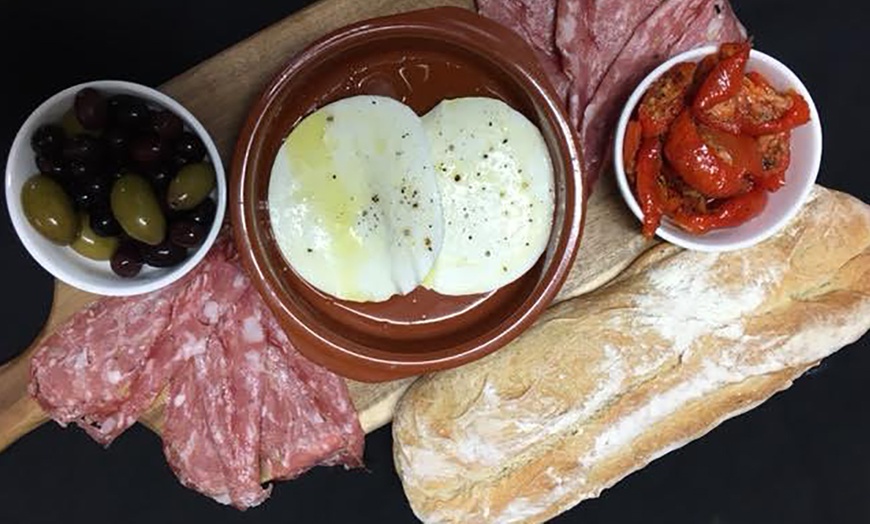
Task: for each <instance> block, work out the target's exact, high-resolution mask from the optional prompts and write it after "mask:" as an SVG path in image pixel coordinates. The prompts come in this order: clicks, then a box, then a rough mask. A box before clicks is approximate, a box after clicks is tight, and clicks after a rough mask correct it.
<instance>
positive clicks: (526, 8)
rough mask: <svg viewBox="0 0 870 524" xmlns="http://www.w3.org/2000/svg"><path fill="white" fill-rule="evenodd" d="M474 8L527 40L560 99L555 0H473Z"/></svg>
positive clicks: (563, 83)
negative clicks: (475, 4) (555, 38)
mask: <svg viewBox="0 0 870 524" xmlns="http://www.w3.org/2000/svg"><path fill="white" fill-rule="evenodd" d="M477 8H478V11H479V12H480V14H482V15H483V16H485V17H487V18H490V19H492V20H495V21H496V22H498V23H500V24H501V25H503V26H505V27H508V28H510V29H512V30H513V31H514V32H516V33H517V34H519V35H520V36H521V37H522V38H523V39H524V40H525V41H526V42H528V43H529V44H531V46H532V47H533V48H534V50H535V52H536V53H537V55H538V60H539V61H540V63H541V66H542V67H543V69H544V72H545V73H546V74H547V77H548V78H549V79H550V83H552V84H553V87H554V88H555V89H556V92H557V93H558V94H559V96H560V98H561V100H562V101H563V102H564V101H565V99H566V96H567V93H568V77H567V76H565V73H564V72H563V71H562V66H561V64H560V60H559V55H558V53H557V51H556V44H555V40H554V36H555V32H556V0H477Z"/></svg>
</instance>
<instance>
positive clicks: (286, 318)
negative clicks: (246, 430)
mask: <svg viewBox="0 0 870 524" xmlns="http://www.w3.org/2000/svg"><path fill="white" fill-rule="evenodd" d="M393 35H399V36H404V37H413V38H428V39H432V40H441V41H447V42H449V43H450V44H451V45H454V46H457V47H461V48H463V49H465V50H468V51H470V52H472V53H475V54H477V55H479V56H480V57H482V58H484V59H485V60H487V61H489V62H492V63H493V64H494V65H496V66H497V67H498V68H499V69H500V70H503V71H504V72H505V73H506V74H507V75H509V76H510V78H511V80H512V81H513V82H515V83H517V84H518V85H519V86H520V87H521V88H522V89H523V91H524V92H525V95H526V96H528V97H529V98H530V99H531V100H532V101H533V102H534V104H535V107H537V108H539V109H540V110H541V111H542V112H543V114H542V115H541V116H542V119H545V120H546V122H547V125H548V126H549V128H550V129H549V132H551V133H553V134H554V135H555V137H556V141H555V142H556V146H557V147H558V157H559V158H561V159H562V161H561V163H560V162H559V160H557V157H556V155H554V164H558V165H554V167H556V170H557V172H558V171H559V170H560V168H561V170H562V172H563V173H564V175H563V179H562V180H559V179H557V181H556V182H557V184H564V186H563V187H562V188H561V191H562V194H563V198H562V200H559V199H558V198H557V206H559V207H561V208H563V210H562V211H561V212H559V213H557V219H558V221H557V222H554V225H553V233H552V238H551V245H550V247H549V248H548V254H547V255H546V256H547V257H548V258H550V257H552V259H551V260H550V261H549V262H548V263H546V264H545V267H544V272H543V273H542V274H541V276H540V277H539V281H538V282H537V283H536V285H535V286H534V289H533V290H532V292H531V293H530V294H529V296H528V297H526V299H525V300H523V301H522V303H521V304H517V305H516V307H515V308H514V309H513V311H512V312H511V314H510V315H509V316H507V318H506V319H504V320H503V321H502V322H500V324H499V325H498V329H495V330H490V331H489V332H487V333H485V334H484V335H483V336H478V337H476V338H474V339H472V340H468V341H465V342H464V343H462V344H459V345H457V346H455V347H451V348H448V349H445V350H441V351H436V352H421V353H409V352H403V353H401V354H400V353H399V352H390V351H388V350H385V349H383V348H372V347H364V346H363V345H361V344H359V343H358V342H357V341H353V340H350V339H348V338H347V337H344V336H343V335H342V334H341V333H338V332H336V331H335V330H327V329H324V326H323V325H318V324H316V323H309V322H306V321H305V319H304V318H303V316H304V315H302V314H300V313H301V312H300V311H298V310H297V309H296V308H295V307H294V306H293V305H292V304H288V303H286V302H285V301H283V300H282V299H281V297H280V296H279V294H278V293H277V292H276V289H275V282H272V281H271V276H270V269H269V265H270V262H269V261H268V259H267V258H266V257H265V255H264V254H263V245H261V242H260V240H259V238H258V235H256V234H252V233H253V230H254V229H255V228H257V227H258V223H257V220H256V217H255V211H256V210H255V209H254V208H255V207H256V206H255V203H254V202H253V201H254V198H253V196H252V195H251V194H250V191H251V190H250V187H251V184H252V183H253V182H252V179H254V178H255V173H253V172H252V167H251V155H252V152H253V151H254V150H255V148H258V147H261V146H262V143H261V142H258V139H257V137H258V133H260V132H261V131H262V129H263V126H264V119H265V117H266V115H268V114H269V111H270V109H272V107H273V104H275V102H276V98H277V97H278V95H279V93H280V92H281V88H282V86H284V85H285V84H286V83H287V82H288V81H289V80H290V79H291V78H293V77H294V75H297V74H300V73H301V72H304V71H305V70H306V69H307V68H310V67H314V66H315V65H316V64H317V62H318V61H320V60H322V59H323V57H324V56H329V55H330V52H331V51H332V50H335V49H340V48H341V47H342V46H344V45H347V43H348V42H355V41H364V40H366V39H372V38H379V39H384V38H389V37H391V36H393ZM551 150H552V146H551ZM551 152H552V151H551ZM231 173H232V178H231V183H230V189H231V192H230V198H231V200H230V205H229V209H230V212H231V219H232V222H233V229H234V233H235V239H236V243H237V246H238V248H239V254H240V257H241V260H242V263H243V265H244V267H245V269H246V270H247V271H248V273H249V274H250V275H251V278H252V280H253V282H254V284H255V286H256V287H257V289H258V290H259V292H260V293H261V295H262V296H263V298H264V300H265V301H266V303H267V304H268V305H269V307H270V308H271V309H272V310H273V312H274V313H275V314H276V316H277V318H278V320H279V322H280V323H281V325H282V326H283V327H284V329H285V330H286V331H287V333H288V336H290V338H291V339H292V340H293V342H294V344H295V345H296V347H297V348H298V349H299V350H300V351H301V352H302V353H303V354H304V355H305V356H306V357H308V358H310V359H311V360H314V361H315V362H318V363H319V364H321V365H324V366H326V367H328V368H330V369H332V370H334V371H336V372H337V373H339V374H342V375H345V376H348V377H350V378H354V379H358V380H363V381H384V380H392V379H397V378H402V377H407V376H413V375H417V374H422V373H426V372H431V371H436V370H441V369H446V368H452V367H456V366H459V365H461V364H464V363H467V362H469V361H471V360H475V359H478V358H481V357H483V356H485V355H487V354H489V353H491V352H493V351H495V350H496V349H499V348H501V347H503V346H504V345H505V344H507V343H508V342H510V341H511V340H513V339H514V338H516V337H517V336H519V335H520V334H521V333H522V332H523V331H524V330H525V329H527V328H528V327H529V326H530V325H531V324H532V323H533V322H534V321H535V320H536V319H537V318H538V317H539V316H540V315H541V313H543V311H544V310H545V309H546V307H547V306H548V305H549V304H550V303H551V301H552V300H553V298H554V297H555V296H556V294H557V293H558V291H559V289H561V287H562V285H563V284H564V282H565V279H566V278H567V275H568V272H569V270H570V269H571V266H572V264H573V261H574V259H575V257H576V253H577V248H578V247H579V243H580V237H581V233H582V230H583V225H584V220H585V212H586V205H585V198H584V189H585V187H584V185H583V182H582V177H581V171H580V151H579V145H578V143H577V139H576V137H575V136H574V133H573V132H572V129H571V126H570V124H569V122H568V119H567V117H566V115H565V113H564V111H563V109H562V108H561V107H560V103H559V102H558V96H557V95H556V93H555V91H554V89H553V88H552V86H551V85H550V84H549V82H548V80H547V79H546V75H545V73H544V72H543V71H542V69H541V67H540V66H539V65H538V63H537V59H536V57H535V56H534V52H533V51H532V49H531V48H529V47H528V45H526V44H525V42H523V41H522V40H521V39H520V37H519V36H517V35H516V34H514V33H513V32H511V31H509V30H508V29H506V28H504V27H502V26H500V25H498V24H496V23H495V22H492V21H490V20H487V19H485V18H483V17H480V16H478V15H476V14H475V13H472V12H470V11H466V10H464V9H460V8H453V7H443V8H434V9H427V10H422V11H416V12H411V13H406V14H400V15H394V16H388V17H383V18H377V19H372V20H367V21H363V22H359V23H356V24H352V25H350V26H347V27H345V28H342V29H339V30H337V31H335V32H333V33H331V34H329V35H327V36H325V37H323V38H321V39H320V40H318V41H316V42H314V43H313V44H311V45H310V46H309V47H308V48H307V49H305V50H304V51H302V52H301V53H300V54H298V55H297V56H296V57H294V58H293V59H292V61H291V62H290V63H289V65H288V66H287V67H286V68H285V69H284V70H283V71H281V72H280V73H279V74H278V75H277V76H276V77H275V79H274V80H273V81H272V82H271V83H270V84H269V85H268V87H267V88H266V89H265V91H264V92H263V94H262V96H261V97H260V98H259V100H258V101H257V102H256V103H255V104H254V106H253V107H252V109H251V111H250V113H249V116H248V118H247V120H246V122H245V125H244V127H243V128H242V130H241V132H240V134H239V139H238V141H237V144H236V149H235V154H234V157H233V163H232V169H231ZM554 243H555V245H554Z"/></svg>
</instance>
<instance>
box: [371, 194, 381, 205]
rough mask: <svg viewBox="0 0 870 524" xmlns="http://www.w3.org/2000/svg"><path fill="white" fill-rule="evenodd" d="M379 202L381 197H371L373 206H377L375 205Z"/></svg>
mask: <svg viewBox="0 0 870 524" xmlns="http://www.w3.org/2000/svg"><path fill="white" fill-rule="evenodd" d="M380 201H381V197H380V196H378V195H372V202H374V203H375V204H377V203H378V202H380Z"/></svg>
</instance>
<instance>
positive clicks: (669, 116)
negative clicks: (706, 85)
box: [637, 62, 698, 137]
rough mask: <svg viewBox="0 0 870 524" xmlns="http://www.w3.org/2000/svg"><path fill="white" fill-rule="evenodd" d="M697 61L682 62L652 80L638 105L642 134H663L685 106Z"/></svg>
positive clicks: (645, 135) (649, 135) (646, 135)
mask: <svg viewBox="0 0 870 524" xmlns="http://www.w3.org/2000/svg"><path fill="white" fill-rule="evenodd" d="M697 67H698V66H697V64H694V63H692V62H683V63H681V64H677V65H675V66H674V67H672V68H671V69H669V70H668V71H667V72H666V73H665V74H663V75H662V76H661V77H659V79H658V80H656V81H655V82H653V84H652V85H651V86H650V88H649V89H648V90H647V92H646V93H645V94H644V95H643V99H642V100H641V102H640V105H639V106H638V109H637V118H638V121H640V125H641V127H642V128H643V136H644V137H651V136H662V135H664V134H665V133H667V132H668V127H669V126H670V125H671V123H672V122H673V121H674V119H675V118H677V115H679V114H680V112H681V111H682V110H683V108H684V107H686V95H687V94H688V92H689V89H690V88H691V87H692V82H693V81H694V79H695V69H697Z"/></svg>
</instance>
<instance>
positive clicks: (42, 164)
mask: <svg viewBox="0 0 870 524" xmlns="http://www.w3.org/2000/svg"><path fill="white" fill-rule="evenodd" d="M36 167H37V168H39V172H40V173H42V174H44V175H49V176H51V177H54V178H63V176H64V175H65V174H66V172H65V170H64V166H63V162H61V161H58V160H52V159H51V158H49V157H45V156H38V157H36Z"/></svg>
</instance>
